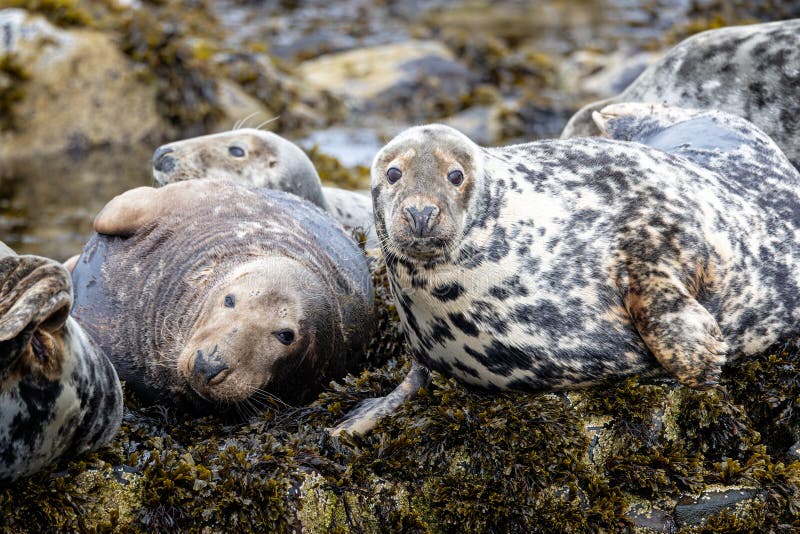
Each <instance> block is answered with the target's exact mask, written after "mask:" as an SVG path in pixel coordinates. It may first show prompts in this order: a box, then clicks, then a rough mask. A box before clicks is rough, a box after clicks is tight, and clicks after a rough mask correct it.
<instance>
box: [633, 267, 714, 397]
mask: <svg viewBox="0 0 800 534" xmlns="http://www.w3.org/2000/svg"><path fill="white" fill-rule="evenodd" d="M640 272H641V273H643V274H641V275H639V274H636V273H635V272H630V273H629V276H630V280H629V284H630V286H629V288H628V295H627V301H626V305H627V308H628V312H629V313H630V315H631V318H632V320H633V324H634V325H635V327H636V329H637V331H638V332H639V335H640V336H641V337H642V339H643V340H644V342H645V344H646V345H647V348H648V349H650V352H652V353H653V355H654V356H655V357H656V359H657V360H658V362H659V363H660V364H661V365H662V366H663V367H664V368H665V369H666V370H667V371H669V372H670V374H672V375H673V376H675V378H677V379H678V381H679V382H680V383H681V384H683V385H685V386H689V387H691V388H693V389H699V390H704V389H710V388H711V387H713V386H715V385H716V384H717V379H718V378H719V375H720V373H721V372H722V366H723V365H724V364H725V361H726V356H727V352H728V344H727V343H726V342H725V340H724V339H723V338H722V332H721V330H720V327H719V325H718V324H717V321H716V319H714V317H712V315H711V314H710V313H709V312H708V310H707V309H706V308H705V307H703V306H702V305H701V304H700V303H699V302H698V301H697V300H696V299H695V298H694V297H693V296H692V295H691V293H690V292H689V291H688V289H687V288H686V287H685V286H684V285H683V284H682V283H681V282H680V281H679V280H676V279H675V277H674V276H673V275H671V274H670V273H668V272H663V271H661V272H659V271H656V270H654V269H652V268H650V269H647V268H645V267H644V266H643V267H642V268H641V270H640Z"/></svg>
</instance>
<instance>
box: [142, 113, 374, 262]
mask: <svg viewBox="0 0 800 534" xmlns="http://www.w3.org/2000/svg"><path fill="white" fill-rule="evenodd" d="M153 176H154V177H155V180H156V183H157V184H158V185H166V184H171V183H175V182H179V181H183V180H192V179H196V178H209V179H228V180H232V181H235V182H238V183H242V184H246V185H251V186H256V187H266V188H269V189H277V190H279V191H285V192H287V193H292V194H294V195H297V196H299V197H300V198H304V199H306V200H308V201H309V202H312V203H314V204H316V205H317V206H319V207H320V208H322V209H324V210H326V211H328V212H329V213H330V214H331V215H332V216H333V218H334V219H336V220H337V221H339V222H340V223H341V224H342V225H343V226H344V227H345V228H346V229H348V230H351V231H359V232H361V233H363V234H364V235H365V236H366V237H367V242H366V245H367V246H368V247H370V248H374V247H377V246H378V243H377V238H376V236H375V224H374V220H373V217H372V203H371V202H369V201H368V202H365V201H364V195H363V194H362V193H360V192H356V191H349V190H347V189H340V188H337V187H322V183H321V182H320V179H319V175H318V174H317V171H316V169H315V168H314V165H313V164H312V163H311V160H309V159H308V156H306V154H305V153H304V152H303V151H302V150H300V148H299V147H298V146H297V145H295V144H294V143H292V142H290V141H288V140H287V139H284V138H283V137H281V136H279V135H276V134H274V133H272V132H266V131H263V130H257V129H253V128H243V129H238V130H232V131H229V132H222V133H218V134H212V135H203V136H200V137H192V138H189V139H183V140H180V141H175V142H173V143H169V144H166V145H163V146H161V147H159V148H158V149H156V151H155V153H154V154H153Z"/></svg>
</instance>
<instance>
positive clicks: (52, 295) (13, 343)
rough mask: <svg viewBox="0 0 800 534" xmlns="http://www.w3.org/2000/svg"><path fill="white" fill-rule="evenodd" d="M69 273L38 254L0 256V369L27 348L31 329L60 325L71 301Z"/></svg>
mask: <svg viewBox="0 0 800 534" xmlns="http://www.w3.org/2000/svg"><path fill="white" fill-rule="evenodd" d="M71 287H72V286H71V284H70V277H69V273H67V271H66V270H65V269H64V267H62V266H61V265H60V264H58V263H57V262H55V261H53V260H49V259H47V258H41V257H38V256H8V257H5V258H2V259H0V371H3V370H5V368H7V367H8V366H9V365H11V364H12V363H13V362H14V360H15V359H16V358H17V357H18V356H19V355H20V354H21V353H22V352H24V351H25V350H26V349H27V346H28V344H29V343H30V341H31V339H32V336H33V334H34V332H35V331H36V330H37V329H43V330H45V331H47V332H53V331H55V330H58V329H59V328H62V327H63V326H64V323H65V322H66V320H67V317H69V310H70V306H71V304H72V296H71Z"/></svg>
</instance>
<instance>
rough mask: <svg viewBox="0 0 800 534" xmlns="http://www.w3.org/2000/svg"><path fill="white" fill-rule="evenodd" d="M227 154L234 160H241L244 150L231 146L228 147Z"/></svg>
mask: <svg viewBox="0 0 800 534" xmlns="http://www.w3.org/2000/svg"><path fill="white" fill-rule="evenodd" d="M228 152H230V154H231V156H233V157H234V158H243V157H244V149H243V148H242V147H239V146H236V145H233V146H229V147H228Z"/></svg>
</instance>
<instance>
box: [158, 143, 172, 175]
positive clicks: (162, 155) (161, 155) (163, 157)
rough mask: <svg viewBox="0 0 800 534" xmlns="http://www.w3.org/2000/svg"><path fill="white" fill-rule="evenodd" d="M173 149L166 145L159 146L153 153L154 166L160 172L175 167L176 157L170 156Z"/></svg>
mask: <svg viewBox="0 0 800 534" xmlns="http://www.w3.org/2000/svg"><path fill="white" fill-rule="evenodd" d="M172 152H175V151H174V150H173V149H171V148H169V147H165V146H161V147H158V148H157V149H156V151H155V152H154V153H153V168H154V169H155V170H157V171H158V172H170V171H172V169H174V168H175V158H174V157H172V156H170V155H169V154H171V153H172Z"/></svg>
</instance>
